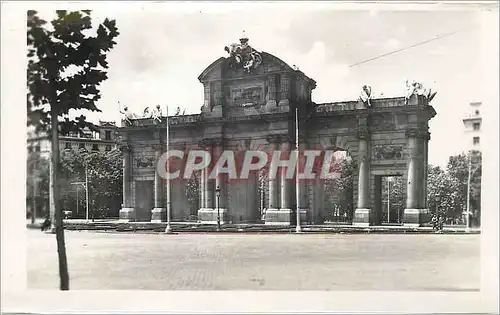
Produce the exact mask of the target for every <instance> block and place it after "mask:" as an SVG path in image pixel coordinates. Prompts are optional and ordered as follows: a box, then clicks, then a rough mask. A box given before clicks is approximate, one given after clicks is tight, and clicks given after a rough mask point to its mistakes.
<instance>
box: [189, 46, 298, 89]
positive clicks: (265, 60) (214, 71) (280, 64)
mask: <svg viewBox="0 0 500 315" xmlns="http://www.w3.org/2000/svg"><path fill="white" fill-rule="evenodd" d="M260 55H261V56H262V63H261V64H260V65H259V66H258V67H256V68H255V69H252V70H251V72H250V73H248V72H246V71H245V70H244V69H233V68H231V66H230V58H229V57H227V58H225V57H221V58H219V59H217V60H216V61H214V62H213V63H212V64H211V65H209V66H208V67H207V68H206V69H205V70H204V71H203V72H202V73H201V74H200V76H199V77H198V80H199V81H200V82H211V81H218V80H222V79H251V78H252V77H259V76H262V75H266V74H269V73H279V72H296V70H294V69H293V68H292V67H290V66H289V65H288V64H286V63H285V62H284V61H283V60H281V59H279V58H278V57H276V56H274V55H272V54H269V53H266V52H260Z"/></svg>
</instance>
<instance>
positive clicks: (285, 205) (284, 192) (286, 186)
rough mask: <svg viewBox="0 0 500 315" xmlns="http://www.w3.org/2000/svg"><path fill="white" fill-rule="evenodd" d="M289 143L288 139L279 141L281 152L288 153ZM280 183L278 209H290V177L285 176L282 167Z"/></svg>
mask: <svg viewBox="0 0 500 315" xmlns="http://www.w3.org/2000/svg"><path fill="white" fill-rule="evenodd" d="M290 149H291V144H290V141H289V140H285V141H284V142H282V143H281V152H287V153H288V154H290ZM280 183H281V205H280V210H282V211H290V210H291V207H292V205H291V204H290V203H291V199H292V198H291V195H290V193H291V188H292V183H291V180H290V179H287V178H286V171H285V169H284V168H282V169H281V171H280Z"/></svg>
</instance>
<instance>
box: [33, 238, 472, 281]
mask: <svg viewBox="0 0 500 315" xmlns="http://www.w3.org/2000/svg"><path fill="white" fill-rule="evenodd" d="M27 233H28V253H27V264H28V287H29V288H36V289H58V284H59V282H58V281H59V280H58V273H57V272H58V269H57V268H58V267H57V266H58V265H57V249H56V240H55V235H49V234H44V233H41V232H40V231H39V230H28V231H27ZM65 235H66V247H67V253H68V265H69V274H70V279H71V283H70V288H71V289H91V290H107V289H128V290H139V289H147V290H455V291H457V290H478V289H479V285H480V278H479V277H480V276H479V268H480V254H479V253H480V250H479V240H480V236H479V235H433V234H431V235H404V234H391V235H374V234H371V235H370V234H356V235H348V234H302V235H296V234H276V235H274V234H264V235H262V234H261V235H256V234H247V235H242V234H219V235H214V234H177V235H164V234H163V235H162V234H132V233H130V234H129V233H122V234H118V233H117V234H113V233H96V232H87V231H82V232H76V231H66V232H65Z"/></svg>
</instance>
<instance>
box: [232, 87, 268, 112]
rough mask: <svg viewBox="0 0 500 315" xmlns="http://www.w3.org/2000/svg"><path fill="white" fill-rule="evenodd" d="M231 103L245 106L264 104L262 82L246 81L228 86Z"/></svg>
mask: <svg viewBox="0 0 500 315" xmlns="http://www.w3.org/2000/svg"><path fill="white" fill-rule="evenodd" d="M228 90H229V101H230V103H231V105H233V106H237V107H246V106H254V105H260V104H265V84H264V82H258V81H254V82H247V83H242V84H238V85H236V84H235V85H231V86H229V87H228Z"/></svg>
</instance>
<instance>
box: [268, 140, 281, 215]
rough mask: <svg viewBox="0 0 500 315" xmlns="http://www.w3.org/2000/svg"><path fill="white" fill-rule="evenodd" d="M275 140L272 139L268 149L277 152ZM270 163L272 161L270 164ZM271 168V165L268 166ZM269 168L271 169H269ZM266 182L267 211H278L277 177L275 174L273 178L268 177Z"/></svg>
mask: <svg viewBox="0 0 500 315" xmlns="http://www.w3.org/2000/svg"><path fill="white" fill-rule="evenodd" d="M276 140H277V139H272V141H273V142H271V143H270V144H271V145H270V147H271V151H276V150H278V143H277V142H276ZM270 158H272V152H271V154H270ZM270 163H272V160H271V162H270ZM270 166H271V164H270ZM270 168H271V167H270ZM268 181H269V204H268V207H267V208H268V210H269V209H274V210H276V209H279V207H280V202H279V199H278V198H279V184H280V183H279V175H278V174H276V177H275V178H271V176H268Z"/></svg>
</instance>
